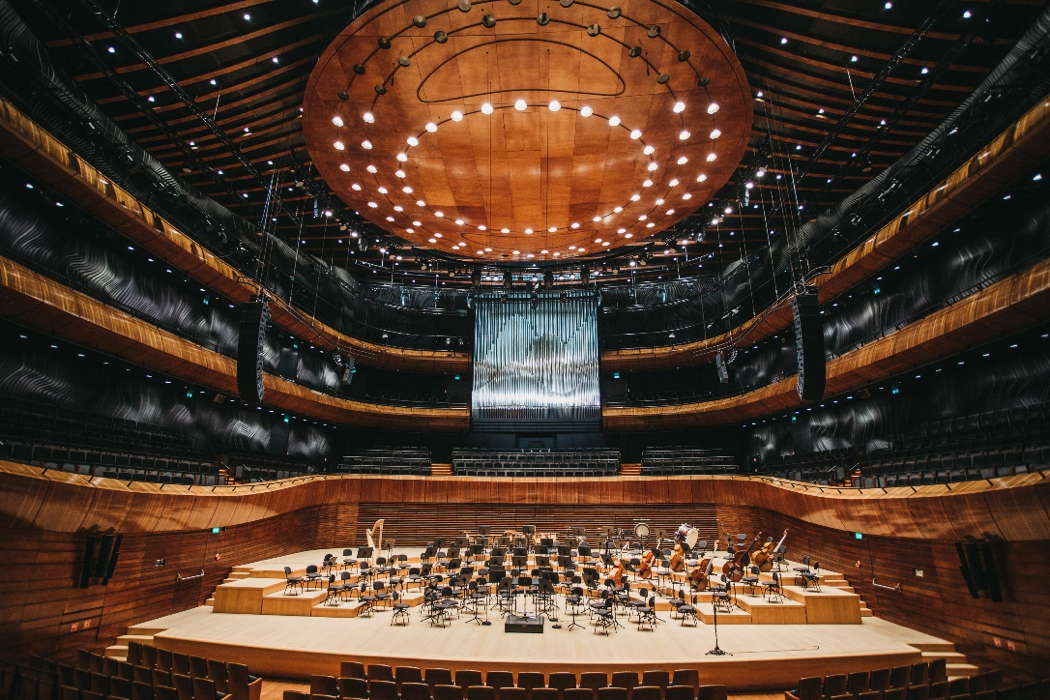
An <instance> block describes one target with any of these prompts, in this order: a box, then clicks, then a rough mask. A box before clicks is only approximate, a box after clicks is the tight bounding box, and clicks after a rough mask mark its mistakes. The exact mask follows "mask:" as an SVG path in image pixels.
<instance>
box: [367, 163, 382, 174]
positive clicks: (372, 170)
mask: <svg viewBox="0 0 1050 700" xmlns="http://www.w3.org/2000/svg"><path fill="white" fill-rule="evenodd" d="M365 170H367V171H368V172H370V173H372V174H373V175H375V174H376V173H378V172H379V168H377V167H376V166H374V165H372V164H371V163H369V164H368V165H366V166H365Z"/></svg>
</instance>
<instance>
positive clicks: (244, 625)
mask: <svg viewBox="0 0 1050 700" xmlns="http://www.w3.org/2000/svg"><path fill="white" fill-rule="evenodd" d="M390 615H391V613H389V612H382V613H378V614H376V615H375V616H374V617H372V618H328V617H289V616H283V615H236V614H222V613H213V612H212V611H211V608H210V607H208V606H202V607H198V608H194V609H191V610H188V611H185V612H181V613H177V614H175V615H171V616H168V617H165V618H161V619H158V620H154V621H150V622H148V623H144V625H143V626H144V627H149V628H151V629H158V628H163V629H164V631H163V632H159V633H158V634H156V635H155V636H154V639H153V642H154V644H155V646H157V647H158V648H162V649H170V650H173V651H181V652H184V653H191V654H198V655H201V656H207V657H211V658H220V659H224V660H226V661H236V662H240V663H245V664H247V665H248V667H249V668H251V669H252V671H253V672H256V673H261V674H264V675H267V676H275V677H291V678H295V677H298V678H302V677H306V676H308V675H311V674H326V675H337V674H338V671H339V662H340V661H341V660H347V659H358V660H362V661H365V662H366V663H367V662H374V663H386V664H392V665H410V666H420V667H426V666H437V667H442V668H450V669H466V668H473V669H478V670H483V671H487V670H499V669H506V670H511V671H520V670H541V671H545V672H552V671H565V670H568V671H575V672H582V671H585V670H596V671H600V670H604V671H607V672H612V671H613V670H637V671H643V670H647V669H653V668H663V669H668V670H673V669H677V668H697V669H699V670H700V675H701V679H702V682H704V683H721V684H725V685H728V686H729V687H731V688H733V689H734V690H747V689H778V688H787V687H790V686H792V685H793V684H794V683H795V682H796V681H797V680H798V679H799V678H801V677H803V676H808V675H822V674H825V673H829V672H848V671H850V670H861V669H871V668H876V667H880V666H892V665H898V664H905V663H914V662H917V661H919V660H920V659H921V657H922V655H921V652H920V650H919V648H917V647H916V646H913V645H914V644H916V643H918V644H920V645H922V644H929V643H931V642H932V643H943V640H938V639H936V638H934V637H930V636H929V635H925V634H922V633H920V632H916V631H914V630H910V629H907V628H905V627H901V626H899V625H895V624H892V623H889V622H886V621H884V620H880V619H878V618H865V619H864V621H863V623H862V624H860V625H762V626H759V625H736V626H733V625H726V626H720V627H719V638H720V639H719V642H720V646H721V647H722V648H723V649H725V650H726V651H728V652H730V653H731V654H732V656H724V657H714V656H707V655H705V652H706V651H707V650H708V649H710V648H712V647H713V646H714V634H713V632H714V630H713V628H712V626H710V625H704V624H701V625H699V626H698V627H692V628H690V627H681V626H679V625H678V623H676V622H672V621H666V622H664V623H663V624H660V625H658V628H657V630H656V631H654V632H644V631H637V630H636V629H635V628H634V626H627V627H626V628H625V629H623V630H621V631H620V632H618V633H615V634H612V635H609V636H602V635H597V634H594V633H593V630H591V629H590V628H588V629H583V630H580V629H577V630H573V631H571V632H570V631H568V630H567V629H566V628H565V627H564V626H563V628H562V629H552V628H551V627H550V624H548V625H547V627H546V629H545V631H544V633H543V634H506V633H505V632H504V631H503V626H502V621H501V620H499V618H498V617H494V621H493V624H492V625H491V626H488V627H481V626H477V625H474V624H468V623H467V622H465V621H463V620H459V621H454V622H453V623H452V625H451V626H450V627H448V628H445V629H437V628H431V627H429V626H428V625H426V624H423V623H421V622H420V620H419V612H418V610H415V611H413V618H412V622H411V624H410V625H409V626H407V627H392V626H391V625H390ZM563 624H567V620H563Z"/></svg>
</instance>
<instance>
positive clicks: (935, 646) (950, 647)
mask: <svg viewBox="0 0 1050 700" xmlns="http://www.w3.org/2000/svg"><path fill="white" fill-rule="evenodd" d="M908 646H912V647H915V648H916V649H918V650H919V651H945V652H954V651H955V645H954V644H952V643H951V642H946V641H943V640H939V641H935V642H908Z"/></svg>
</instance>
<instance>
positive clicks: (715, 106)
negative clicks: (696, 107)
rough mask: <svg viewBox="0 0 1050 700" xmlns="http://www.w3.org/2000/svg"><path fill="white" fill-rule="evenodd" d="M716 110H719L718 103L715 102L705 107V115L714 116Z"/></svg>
mask: <svg viewBox="0 0 1050 700" xmlns="http://www.w3.org/2000/svg"><path fill="white" fill-rule="evenodd" d="M718 110H719V107H718V103H717V102H712V103H711V104H709V105H707V113H708V114H714V113H715V112H717V111H718Z"/></svg>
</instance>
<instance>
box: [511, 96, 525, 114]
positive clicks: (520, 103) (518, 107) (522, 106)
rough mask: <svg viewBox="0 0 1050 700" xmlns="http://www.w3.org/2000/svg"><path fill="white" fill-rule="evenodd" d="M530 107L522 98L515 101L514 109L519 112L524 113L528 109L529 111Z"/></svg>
mask: <svg viewBox="0 0 1050 700" xmlns="http://www.w3.org/2000/svg"><path fill="white" fill-rule="evenodd" d="M528 107H529V105H528V103H526V102H525V100H523V99H521V98H520V97H519V98H518V99H516V100H514V109H516V110H518V111H519V112H524V111H525V110H526V109H528Z"/></svg>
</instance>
